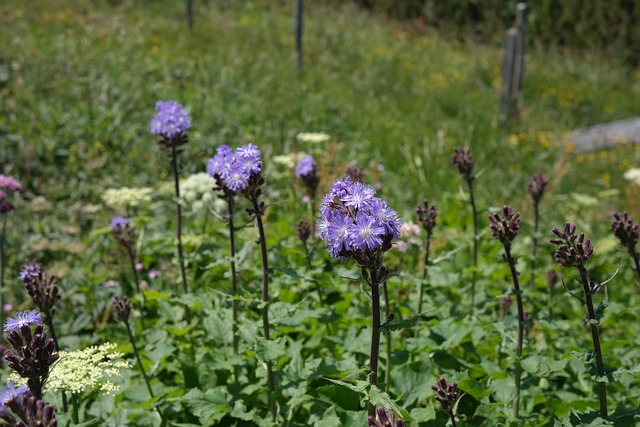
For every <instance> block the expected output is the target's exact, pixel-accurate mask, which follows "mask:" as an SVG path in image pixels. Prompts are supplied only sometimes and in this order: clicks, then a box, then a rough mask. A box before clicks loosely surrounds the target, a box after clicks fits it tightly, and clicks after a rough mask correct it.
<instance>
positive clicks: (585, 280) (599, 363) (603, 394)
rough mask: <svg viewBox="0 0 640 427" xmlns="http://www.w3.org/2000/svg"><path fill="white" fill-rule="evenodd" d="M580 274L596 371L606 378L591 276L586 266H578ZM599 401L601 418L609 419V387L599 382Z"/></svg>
mask: <svg viewBox="0 0 640 427" xmlns="http://www.w3.org/2000/svg"><path fill="white" fill-rule="evenodd" d="M578 271H579V272H580V281H581V282H582V288H583V290H584V295H585V301H586V305H587V313H588V315H589V327H590V329H591V338H592V340H593V352H594V355H595V358H596V369H597V370H598V375H599V376H600V377H604V375H605V372H604V360H603V358H602V348H601V347H600V334H599V332H598V323H599V322H598V319H597V318H596V312H595V310H594V308H593V299H592V298H591V289H590V288H589V275H588V273H587V270H586V269H585V267H584V265H578ZM598 400H599V401H600V416H601V417H602V418H606V417H607V412H608V411H607V385H606V384H605V383H603V382H600V381H598Z"/></svg>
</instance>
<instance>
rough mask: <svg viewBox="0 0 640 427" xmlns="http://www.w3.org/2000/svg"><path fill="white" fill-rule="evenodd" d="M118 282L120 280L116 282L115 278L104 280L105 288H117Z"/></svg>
mask: <svg viewBox="0 0 640 427" xmlns="http://www.w3.org/2000/svg"><path fill="white" fill-rule="evenodd" d="M117 284H118V282H116V281H115V280H107V281H106V282H104V287H105V288H115V286H116V285H117Z"/></svg>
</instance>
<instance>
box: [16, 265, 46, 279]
mask: <svg viewBox="0 0 640 427" xmlns="http://www.w3.org/2000/svg"><path fill="white" fill-rule="evenodd" d="M42 273H44V267H43V266H42V264H40V263H39V262H37V261H26V262H25V263H24V264H22V266H21V267H20V273H18V279H20V280H22V281H23V282H24V281H25V280H29V279H33V280H35V279H37V278H38V277H39V276H40V274H42Z"/></svg>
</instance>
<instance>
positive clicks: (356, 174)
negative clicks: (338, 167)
mask: <svg viewBox="0 0 640 427" xmlns="http://www.w3.org/2000/svg"><path fill="white" fill-rule="evenodd" d="M346 174H347V176H348V177H349V179H350V180H351V182H363V181H364V174H363V173H362V167H360V166H356V165H351V166H349V167H348V168H347V170H346Z"/></svg>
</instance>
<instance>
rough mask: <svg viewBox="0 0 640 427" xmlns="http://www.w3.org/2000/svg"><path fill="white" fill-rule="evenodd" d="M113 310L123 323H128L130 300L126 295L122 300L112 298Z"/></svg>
mask: <svg viewBox="0 0 640 427" xmlns="http://www.w3.org/2000/svg"><path fill="white" fill-rule="evenodd" d="M113 309H114V310H115V312H116V314H117V315H118V317H119V318H120V320H122V321H123V322H124V323H127V322H129V316H130V315H131V300H130V299H129V297H127V296H126V295H125V296H123V297H122V298H119V297H115V298H113Z"/></svg>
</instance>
